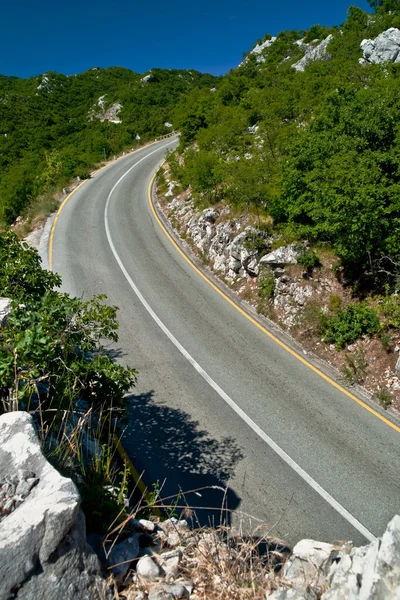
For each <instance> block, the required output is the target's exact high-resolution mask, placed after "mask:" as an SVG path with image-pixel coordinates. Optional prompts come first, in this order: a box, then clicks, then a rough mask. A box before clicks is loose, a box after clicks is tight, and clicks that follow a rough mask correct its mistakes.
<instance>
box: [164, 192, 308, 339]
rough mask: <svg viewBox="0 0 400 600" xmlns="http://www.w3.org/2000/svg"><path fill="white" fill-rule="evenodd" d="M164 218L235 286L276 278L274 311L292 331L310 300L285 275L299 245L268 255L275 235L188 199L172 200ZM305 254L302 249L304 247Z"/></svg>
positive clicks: (301, 286) (301, 287)
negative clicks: (269, 277) (262, 278)
mask: <svg viewBox="0 0 400 600" xmlns="http://www.w3.org/2000/svg"><path fill="white" fill-rule="evenodd" d="M175 187H176V185H175V183H174V182H172V181H169V182H168V191H167V193H166V194H165V197H166V198H170V197H171V196H173V195H174V189H175ZM166 213H167V216H168V217H169V218H170V219H171V223H173V226H174V227H176V228H177V230H178V231H179V233H180V234H181V235H182V232H183V233H184V235H185V238H186V239H188V238H190V239H191V240H192V241H193V243H194V245H195V246H196V247H197V248H198V249H199V250H200V251H201V253H202V255H203V258H205V259H206V260H207V262H209V263H210V264H211V266H212V268H213V270H214V271H215V272H216V273H219V274H221V275H222V276H223V277H224V279H225V280H227V281H228V282H230V283H232V284H237V283H238V282H239V280H243V282H245V281H246V280H247V281H248V282H251V280H254V279H255V278H257V277H264V276H265V275H266V273H268V274H269V275H272V276H273V277H274V278H275V292H274V308H275V309H278V310H279V311H280V313H281V315H280V317H281V320H282V322H283V323H284V324H285V325H287V326H288V327H292V326H293V325H294V324H295V322H296V319H297V316H298V313H299V312H300V310H301V307H303V306H304V305H305V304H306V302H307V301H308V300H309V299H310V298H311V296H312V295H313V288H312V286H311V285H306V284H305V281H304V280H302V279H301V280H300V281H298V279H293V278H291V277H289V276H288V275H286V274H285V268H286V267H288V266H289V265H295V264H297V258H298V255H299V252H300V250H301V249H302V248H301V247H299V245H298V244H289V245H287V246H283V245H282V246H279V247H278V248H276V249H275V250H272V247H273V244H274V245H276V242H277V241H279V236H276V235H275V236H271V235H269V234H268V233H266V232H265V231H263V230H260V229H257V228H255V227H252V226H250V225H247V227H246V226H245V223H244V222H243V221H241V220H240V219H234V218H229V217H230V208H229V206H225V207H223V208H221V207H219V208H214V207H210V208H206V209H205V210H203V211H199V210H197V209H196V208H195V206H194V203H193V200H192V199H191V198H189V199H187V200H184V199H183V198H182V197H179V196H178V197H176V198H173V199H172V200H171V201H170V202H169V203H168V205H167V211H166ZM304 249H306V246H304Z"/></svg>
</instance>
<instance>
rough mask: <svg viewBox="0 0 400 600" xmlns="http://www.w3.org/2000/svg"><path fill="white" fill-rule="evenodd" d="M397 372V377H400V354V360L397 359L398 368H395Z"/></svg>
mask: <svg viewBox="0 0 400 600" xmlns="http://www.w3.org/2000/svg"><path fill="white" fill-rule="evenodd" d="M395 372H396V376H397V377H400V354H399V358H398V359H397V363H396V367H395Z"/></svg>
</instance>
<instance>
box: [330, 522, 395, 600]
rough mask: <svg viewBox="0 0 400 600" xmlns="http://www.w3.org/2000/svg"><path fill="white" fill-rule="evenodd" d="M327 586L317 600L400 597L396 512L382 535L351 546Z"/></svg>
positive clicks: (333, 569)
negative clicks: (354, 546)
mask: <svg viewBox="0 0 400 600" xmlns="http://www.w3.org/2000/svg"><path fill="white" fill-rule="evenodd" d="M329 579H330V584H331V585H330V588H329V589H328V590H327V591H326V592H325V593H324V594H323V595H322V597H321V600H342V599H343V598H349V599H354V600H358V599H359V600H369V599H371V600H372V598H373V599H374V600H398V598H400V516H399V515H396V516H395V517H394V518H393V519H392V520H391V521H390V523H389V525H388V526H387V529H386V531H385V533H384V534H383V536H382V538H380V539H379V538H378V539H377V540H375V541H374V542H371V544H369V545H368V546H363V547H361V548H354V549H353V550H352V551H351V552H350V554H349V555H347V556H345V557H344V558H342V560H340V561H339V562H338V563H337V564H335V563H334V564H333V565H332V567H331V571H330V574H329Z"/></svg>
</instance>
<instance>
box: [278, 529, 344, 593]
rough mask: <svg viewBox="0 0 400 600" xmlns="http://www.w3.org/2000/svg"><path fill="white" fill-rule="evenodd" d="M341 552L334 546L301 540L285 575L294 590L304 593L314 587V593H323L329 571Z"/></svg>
mask: <svg viewBox="0 0 400 600" xmlns="http://www.w3.org/2000/svg"><path fill="white" fill-rule="evenodd" d="M339 550H340V549H339V548H338V547H336V546H333V545H332V544H327V543H324V542H315V541H314V540H301V541H300V542H298V543H297V544H296V546H295V547H294V548H293V554H292V556H291V557H290V558H289V560H288V562H287V563H286V566H285V569H284V573H283V575H284V577H285V579H286V580H287V581H288V582H290V583H291V585H292V586H293V588H296V589H298V590H300V591H302V592H303V591H305V590H307V589H308V588H309V586H312V589H313V591H315V592H321V591H322V590H323V588H324V587H325V586H326V584H327V577H328V573H329V570H330V568H331V566H332V564H333V561H334V559H336V558H337V556H338V554H339Z"/></svg>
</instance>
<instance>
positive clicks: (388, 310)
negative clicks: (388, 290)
mask: <svg viewBox="0 0 400 600" xmlns="http://www.w3.org/2000/svg"><path fill="white" fill-rule="evenodd" d="M380 301H381V302H380V304H379V305H378V307H377V310H378V312H379V314H380V315H381V316H382V317H383V320H384V322H383V325H384V327H386V328H393V329H399V328H400V300H399V297H398V295H397V294H388V295H386V296H381V297H380Z"/></svg>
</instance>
